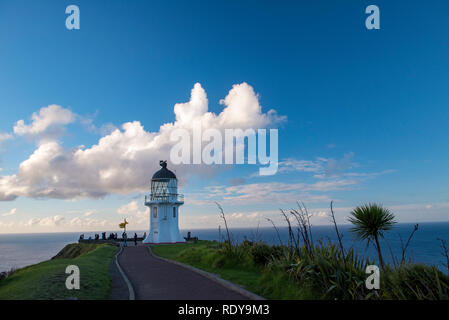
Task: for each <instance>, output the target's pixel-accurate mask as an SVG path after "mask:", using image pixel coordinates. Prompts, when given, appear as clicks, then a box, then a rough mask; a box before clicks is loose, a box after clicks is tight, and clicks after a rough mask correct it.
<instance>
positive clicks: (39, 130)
mask: <svg viewBox="0 0 449 320" xmlns="http://www.w3.org/2000/svg"><path fill="white" fill-rule="evenodd" d="M31 119H32V121H31V123H30V124H28V125H27V124H25V121H24V120H19V121H17V123H16V125H15V126H14V133H15V134H17V135H19V136H23V135H32V136H36V135H41V134H44V133H46V132H48V131H51V130H54V131H53V132H52V133H55V132H58V131H59V130H60V126H62V125H66V124H69V123H72V122H74V121H75V119H76V115H75V114H74V113H72V112H71V111H70V110H68V109H64V108H62V107H61V106H58V105H54V104H52V105H49V106H48V107H44V108H41V109H40V110H39V112H38V113H37V112H35V113H33V115H32V116H31Z"/></svg>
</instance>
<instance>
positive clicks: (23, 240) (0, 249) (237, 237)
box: [0, 221, 449, 272]
mask: <svg viewBox="0 0 449 320" xmlns="http://www.w3.org/2000/svg"><path fill="white" fill-rule="evenodd" d="M415 224H416V223H405V222H404V223H398V224H396V225H395V227H394V228H393V229H392V230H391V231H390V232H388V233H386V237H385V239H386V240H384V241H383V243H382V247H383V255H384V258H385V260H386V261H387V262H392V257H391V255H392V254H393V255H395V257H397V258H400V256H401V253H402V249H401V240H400V239H401V237H402V241H403V243H405V242H406V241H407V239H408V237H409V235H410V233H411V232H412V230H413V226H414V225H415ZM418 225H419V229H418V231H417V232H416V233H415V235H414V236H413V238H412V240H411V243H410V246H409V248H408V250H407V257H408V258H409V259H411V261H413V262H416V263H425V264H432V265H436V266H437V267H438V268H440V269H441V270H443V269H445V265H444V261H443V257H442V255H441V251H440V249H441V248H440V243H439V242H438V240H437V238H443V239H445V236H448V235H449V222H448V221H446V222H421V223H418ZM338 228H339V230H340V233H341V234H342V236H343V244H344V246H345V250H349V249H351V248H353V249H354V250H355V251H356V252H357V254H358V255H359V256H361V257H364V258H369V259H376V252H375V250H374V248H373V247H372V246H370V247H368V248H366V242H363V241H360V240H357V239H355V237H354V235H353V234H352V233H351V232H350V228H351V225H350V224H341V225H338ZM277 229H278V231H279V235H278V234H277V232H276V230H275V229H274V228H273V227H270V226H263V227H246V228H243V227H239V228H237V227H235V228H233V227H231V228H229V230H230V234H231V239H232V240H233V241H236V242H240V241H242V240H243V239H245V238H246V239H248V240H249V241H263V242H265V243H268V244H270V245H279V244H283V245H285V244H287V241H288V228H287V227H285V226H280V227H277ZM180 231H181V234H182V236H187V232H191V236H192V237H195V236H197V237H198V238H199V239H200V240H223V239H224V237H225V233H226V230H225V229H224V228H223V227H221V236H220V234H219V229H218V227H217V228H197V229H193V228H191V229H181V230H180ZM102 232H106V234H107V235H109V233H111V232H114V233H115V232H116V233H117V234H118V235H119V237H121V233H122V231H118V230H107V231H105V230H101V231H87V232H82V231H76V232H48V233H8V234H0V272H4V271H9V270H11V269H12V268H13V269H18V268H23V267H25V266H28V265H32V264H36V263H39V262H42V261H45V260H49V259H51V258H52V257H53V256H55V255H56V254H57V253H58V252H59V251H60V250H61V249H62V248H63V247H64V246H65V245H67V244H69V243H75V242H78V239H79V236H80V235H81V234H84V236H85V238H88V237H89V236H91V237H92V238H93V237H94V235H95V234H99V235H100V236H101V233H102ZM144 232H147V233H148V230H132V229H130V230H127V233H128V234H129V233H138V235H139V236H142V235H143V233H144ZM312 233H313V236H314V242H315V243H317V242H318V241H320V240H321V241H323V242H325V243H327V242H329V241H330V242H332V243H336V241H337V240H338V239H337V237H336V233H335V229H334V226H333V225H314V226H312ZM131 236H132V235H131ZM220 238H221V239H220ZM446 240H449V239H448V238H446ZM131 245H132V244H131ZM389 247H391V250H390V248H389ZM376 260H377V259H376Z"/></svg>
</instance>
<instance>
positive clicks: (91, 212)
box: [83, 210, 95, 217]
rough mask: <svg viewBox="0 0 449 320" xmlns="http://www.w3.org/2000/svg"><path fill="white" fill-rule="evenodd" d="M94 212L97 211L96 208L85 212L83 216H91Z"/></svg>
mask: <svg viewBox="0 0 449 320" xmlns="http://www.w3.org/2000/svg"><path fill="white" fill-rule="evenodd" d="M94 213H95V210H88V211H86V212H84V214H83V216H84V217H90V216H91V215H93V214H94Z"/></svg>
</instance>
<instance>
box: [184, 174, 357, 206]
mask: <svg viewBox="0 0 449 320" xmlns="http://www.w3.org/2000/svg"><path fill="white" fill-rule="evenodd" d="M357 183H358V182H357V181H356V180H350V179H340V180H329V181H318V182H315V183H310V184H308V183H284V182H266V183H252V184H244V185H237V186H212V187H207V188H206V190H207V193H206V194H202V195H201V197H202V201H203V203H207V202H209V203H210V202H212V201H219V202H220V203H228V204H241V205H245V204H262V203H269V204H285V203H295V202H296V201H298V200H302V201H305V202H328V201H330V200H331V199H330V198H329V197H328V196H327V195H323V194H316V192H319V193H322V192H329V191H338V190H345V189H348V188H350V187H352V186H354V185H356V184H357ZM193 200H194V199H193Z"/></svg>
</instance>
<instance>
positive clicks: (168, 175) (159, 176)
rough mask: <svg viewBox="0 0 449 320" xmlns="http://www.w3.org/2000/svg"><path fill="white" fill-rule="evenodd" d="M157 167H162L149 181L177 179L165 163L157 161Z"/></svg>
mask: <svg viewBox="0 0 449 320" xmlns="http://www.w3.org/2000/svg"><path fill="white" fill-rule="evenodd" d="M159 165H160V166H161V167H162V168H161V169H160V170H159V171H156V172H155V173H154V174H153V177H152V178H151V180H166V179H177V178H176V175H175V174H174V173H173V172H172V171H170V170H168V169H167V161H162V160H161V161H159Z"/></svg>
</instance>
